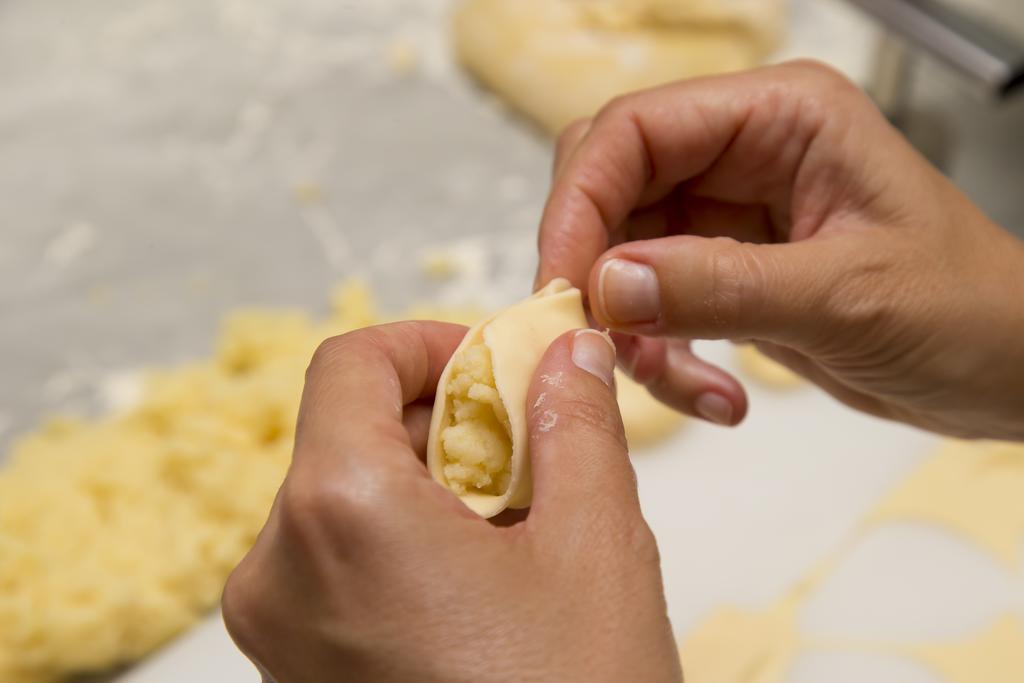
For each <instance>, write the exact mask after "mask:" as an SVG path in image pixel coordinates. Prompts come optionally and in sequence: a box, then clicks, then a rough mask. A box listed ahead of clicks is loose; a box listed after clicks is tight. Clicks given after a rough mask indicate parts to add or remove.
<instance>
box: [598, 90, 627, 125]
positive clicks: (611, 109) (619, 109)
mask: <svg viewBox="0 0 1024 683" xmlns="http://www.w3.org/2000/svg"><path fill="white" fill-rule="evenodd" d="M635 101H636V95H635V94H626V95H618V96H616V97H613V98H612V99H610V100H608V102H607V103H605V105H604V106H603V107H601V110H600V111H599V112H598V113H597V117H595V118H596V119H601V120H608V119H618V118H623V117H628V116H631V115H632V114H631V112H632V111H633V105H634V102H635Z"/></svg>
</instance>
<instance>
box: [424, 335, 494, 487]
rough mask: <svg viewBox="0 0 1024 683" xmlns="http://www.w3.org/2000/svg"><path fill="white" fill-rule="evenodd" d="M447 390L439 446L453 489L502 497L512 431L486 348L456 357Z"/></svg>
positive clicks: (476, 346)
mask: <svg viewBox="0 0 1024 683" xmlns="http://www.w3.org/2000/svg"><path fill="white" fill-rule="evenodd" d="M446 391H447V394H448V400H450V401H451V413H450V416H449V418H448V419H449V424H448V426H447V427H445V428H444V430H443V431H442V432H441V447H442V449H443V450H444V460H445V465H444V476H445V477H446V478H447V479H448V484H449V486H450V488H451V490H452V491H453V492H455V493H456V494H457V495H464V494H466V493H482V494H487V495H494V496H500V495H502V494H503V493H505V491H507V490H508V486H509V482H510V480H511V477H512V432H511V429H510V427H509V421H508V412H507V411H506V410H505V406H504V404H503V403H502V402H501V397H500V396H499V395H498V389H497V388H496V386H495V382H494V368H493V367H492V365H491V352H490V350H489V349H488V348H487V347H486V346H485V345H484V344H476V345H473V346H470V347H468V348H466V349H465V350H464V351H462V352H461V353H459V355H458V356H456V357H455V359H454V360H453V365H452V373H451V377H450V379H449V382H448V387H447V389H446Z"/></svg>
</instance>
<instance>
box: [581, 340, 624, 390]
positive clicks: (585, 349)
mask: <svg viewBox="0 0 1024 683" xmlns="http://www.w3.org/2000/svg"><path fill="white" fill-rule="evenodd" d="M572 362H573V364H574V365H575V366H576V367H578V368H579V369H580V370H586V371H587V372H589V373H590V374H591V375H593V376H594V377H597V378H598V379H599V380H601V381H602V382H604V383H605V384H606V385H607V386H611V385H612V382H613V381H614V374H613V373H614V372H615V346H614V345H613V344H612V340H611V339H609V338H608V337H607V336H606V335H603V334H601V333H600V332H598V331H597V330H580V331H579V332H577V333H576V335H575V336H574V337H573V338H572Z"/></svg>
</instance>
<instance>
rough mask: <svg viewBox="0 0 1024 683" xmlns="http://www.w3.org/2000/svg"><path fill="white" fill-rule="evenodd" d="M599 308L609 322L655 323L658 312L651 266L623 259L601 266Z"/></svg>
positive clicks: (659, 309)
mask: <svg viewBox="0 0 1024 683" xmlns="http://www.w3.org/2000/svg"><path fill="white" fill-rule="evenodd" d="M597 289H598V296H600V297H601V308H602V309H603V310H604V312H605V315H607V316H608V317H609V318H610V319H611V321H612V322H616V323H627V324H628V323H642V322H654V321H655V320H657V319H658V314H659V313H660V311H661V294H660V291H659V288H658V275H657V273H655V272H654V268H651V267H650V266H648V265H644V264H642V263H633V262H632V261H625V260H623V259H611V260H610V261H606V262H605V264H604V265H603V266H601V275H600V276H599V277H598V281H597Z"/></svg>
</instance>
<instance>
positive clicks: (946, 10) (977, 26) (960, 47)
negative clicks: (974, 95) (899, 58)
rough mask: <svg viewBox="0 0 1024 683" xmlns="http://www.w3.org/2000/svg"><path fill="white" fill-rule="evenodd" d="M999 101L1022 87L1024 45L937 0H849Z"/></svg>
mask: <svg viewBox="0 0 1024 683" xmlns="http://www.w3.org/2000/svg"><path fill="white" fill-rule="evenodd" d="M847 1H848V2H850V3H851V4H853V5H855V6H857V7H859V8H861V9H862V10H863V11H864V12H866V13H868V14H870V15H871V16H873V17H874V18H875V19H877V20H878V21H879V22H881V23H882V24H883V25H884V26H885V27H887V29H889V30H891V31H893V32H894V33H897V34H899V35H901V36H903V37H904V38H905V39H907V40H908V41H909V42H911V43H913V44H914V45H915V46H917V47H918V48H920V49H922V50H924V51H926V52H928V53H930V54H932V55H934V56H935V57H936V58H938V59H940V60H942V61H944V62H946V63H947V64H949V65H950V66H952V67H954V68H955V69H957V70H958V71H961V72H962V73H964V74H966V75H967V76H969V77H971V78H973V79H975V80H977V81H980V82H981V83H982V84H983V85H984V86H985V88H986V89H987V90H988V91H989V92H991V93H993V94H994V95H995V96H997V97H1000V98H1002V97H1006V96H1008V95H1010V94H1011V93H1012V92H1014V91H1015V90H1017V89H1018V88H1020V87H1021V86H1022V85H1024V41H1022V40H1015V39H1014V38H1013V37H1012V36H1010V35H1009V34H1007V33H1005V32H1004V31H1002V30H1000V29H998V28H997V27H994V26H990V25H988V24H985V23H983V22H981V21H979V20H978V19H975V18H974V17H971V16H969V15H968V14H966V13H965V12H961V11H958V10H955V9H952V8H951V7H949V6H948V5H946V4H944V3H942V2H939V1H938V0H847Z"/></svg>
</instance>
